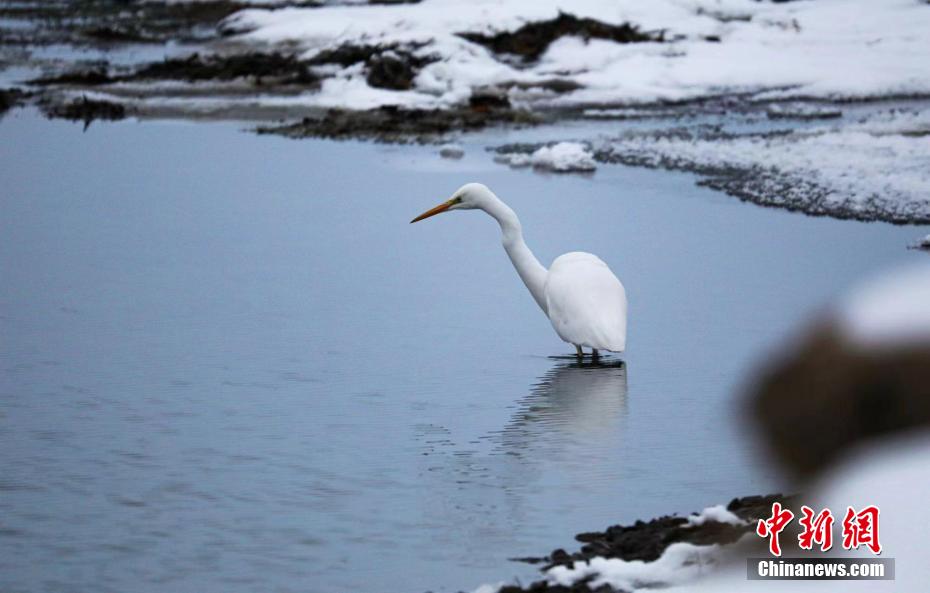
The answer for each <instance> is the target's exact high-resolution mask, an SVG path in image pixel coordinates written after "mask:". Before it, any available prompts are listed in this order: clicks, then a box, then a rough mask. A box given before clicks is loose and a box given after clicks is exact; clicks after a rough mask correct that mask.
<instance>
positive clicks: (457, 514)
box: [421, 356, 627, 565]
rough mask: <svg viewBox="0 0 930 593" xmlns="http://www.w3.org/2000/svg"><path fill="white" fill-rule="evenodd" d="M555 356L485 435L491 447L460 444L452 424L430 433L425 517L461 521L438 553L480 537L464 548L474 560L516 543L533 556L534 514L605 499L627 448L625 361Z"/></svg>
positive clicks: (449, 522) (492, 555) (478, 561)
mask: <svg viewBox="0 0 930 593" xmlns="http://www.w3.org/2000/svg"><path fill="white" fill-rule="evenodd" d="M554 360H555V364H554V366H553V367H552V368H550V369H549V370H548V371H547V372H546V373H545V374H543V375H542V376H541V377H539V379H538V380H537V383H536V384H535V385H533V386H532V388H531V389H530V392H529V393H528V394H527V395H525V396H523V397H521V398H520V399H519V400H518V401H517V409H516V411H515V412H514V413H513V415H512V417H511V418H510V420H509V421H508V422H507V424H506V426H504V427H503V428H502V429H501V430H499V431H495V432H492V433H490V434H487V435H486V436H485V437H484V438H481V439H480V441H483V442H485V443H487V444H489V445H490V446H491V447H490V450H488V451H481V450H480V449H465V450H463V449H462V448H460V446H457V445H455V444H454V443H453V442H451V441H449V440H448V439H447V435H448V431H443V432H441V433H439V432H436V431H435V430H433V431H431V432H430V433H429V434H428V435H426V434H424V436H425V437H428V438H429V440H431V441H434V443H433V444H431V445H430V448H429V450H428V455H424V456H422V457H421V458H422V459H423V461H424V469H423V472H422V474H421V477H422V478H423V479H424V480H425V482H424V485H425V487H424V488H422V489H421V492H424V493H426V494H427V496H426V499H425V500H424V501H423V503H422V512H423V518H424V521H436V522H441V523H442V524H444V525H454V526H456V527H455V528H454V529H451V528H450V529H449V530H448V537H449V540H448V541H443V542H438V543H441V544H442V545H440V546H437V548H436V549H437V550H453V549H456V548H455V546H461V545H463V543H464V542H480V544H474V543H473V544H469V546H468V548H469V549H468V550H465V551H462V550H459V552H458V554H459V556H460V557H463V558H466V559H467V560H466V562H469V563H472V562H474V563H475V564H476V565H480V564H481V563H485V562H498V561H499V558H500V556H501V554H507V553H513V551H514V550H525V551H526V552H527V553H529V552H531V551H532V550H534V549H535V548H534V547H533V543H534V542H535V540H533V534H532V533H529V532H527V530H526V529H527V526H528V525H532V524H536V523H535V521H536V520H534V519H532V518H531V517H532V516H533V515H534V514H537V513H542V514H551V513H553V512H556V511H557V510H558V509H561V508H563V507H564V506H565V505H572V504H576V503H578V501H579V500H591V497H595V496H596V497H599V498H600V499H603V497H604V490H603V486H604V484H605V483H609V482H605V481H604V480H605V479H609V478H611V477H612V476H615V473H616V471H617V467H616V463H617V460H618V453H619V452H620V451H622V449H623V447H622V441H621V439H622V437H623V421H624V418H625V417H626V409H627V367H626V365H625V364H624V363H623V361H620V360H616V359H611V358H603V357H602V358H601V359H600V360H590V359H586V360H585V361H584V362H581V363H580V362H578V360H577V359H576V358H575V357H574V356H571V357H560V358H556V359H554ZM437 440H441V441H442V443H441V444H437V443H436V442H435V441H437ZM446 447H449V449H448V452H449V453H450V455H447V456H444V457H442V458H440V459H437V457H436V455H437V453H439V452H440V451H439V450H437V449H441V448H446ZM586 497H587V498H586ZM502 550H506V551H505V552H502ZM437 553H438V552H437Z"/></svg>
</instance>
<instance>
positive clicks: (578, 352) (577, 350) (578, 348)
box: [575, 344, 584, 358]
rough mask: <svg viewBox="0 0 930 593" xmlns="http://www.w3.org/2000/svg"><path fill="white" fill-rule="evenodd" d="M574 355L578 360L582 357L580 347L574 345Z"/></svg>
mask: <svg viewBox="0 0 930 593" xmlns="http://www.w3.org/2000/svg"><path fill="white" fill-rule="evenodd" d="M575 354H576V355H578V358H583V357H584V351H583V350H582V349H581V346H579V345H578V344H575Z"/></svg>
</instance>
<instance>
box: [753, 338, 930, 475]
mask: <svg viewBox="0 0 930 593" xmlns="http://www.w3.org/2000/svg"><path fill="white" fill-rule="evenodd" d="M749 398H750V402H751V404H750V406H751V411H752V414H753V416H754V419H755V421H756V422H757V423H758V424H759V425H760V426H761V427H762V429H763V431H764V434H765V435H766V436H767V438H768V442H769V445H770V447H771V449H772V451H773V452H774V453H775V456H776V458H777V459H778V460H779V461H781V463H782V464H783V465H784V466H785V467H787V468H788V469H789V470H791V471H792V472H794V473H795V474H797V475H798V476H801V477H809V476H812V475H814V474H817V473H818V472H820V471H821V470H823V469H824V468H826V467H828V466H829V465H831V464H832V463H833V462H834V461H836V460H838V459H839V458H840V457H841V456H842V455H843V454H844V453H845V452H847V451H849V450H850V449H851V448H852V447H853V446H855V445H859V444H861V443H864V442H867V441H869V440H873V439H877V438H880V437H883V436H888V435H891V434H897V433H901V432H904V431H908V430H913V429H926V428H927V427H930V344H927V343H915V344H910V345H907V344H905V345H902V346H899V347H894V348H879V349H865V348H859V347H856V346H855V345H852V344H849V343H847V342H846V341H845V340H844V339H843V337H842V336H841V335H840V333H839V331H838V330H837V329H836V328H835V327H834V326H833V325H832V323H831V322H826V323H821V324H819V325H818V326H816V327H815V328H814V329H813V330H812V331H811V332H810V333H809V334H808V335H807V336H806V337H804V338H803V339H802V341H801V343H800V345H799V346H798V347H796V348H794V349H793V350H792V352H791V353H790V354H787V355H785V356H784V357H783V358H782V359H781V360H777V361H775V362H774V364H772V365H771V366H770V367H769V368H767V369H765V370H764V371H763V372H762V374H761V376H760V378H759V379H758V380H757V381H756V383H755V385H754V386H753V387H752V388H751V389H750V396H749Z"/></svg>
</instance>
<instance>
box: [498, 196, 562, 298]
mask: <svg viewBox="0 0 930 593" xmlns="http://www.w3.org/2000/svg"><path fill="white" fill-rule="evenodd" d="M486 211H487V213H488V214H490V215H491V216H493V217H494V219H495V220H497V222H498V223H499V224H500V225H501V242H502V243H503V244H504V251H506V252H507V255H508V256H509V257H510V261H511V262H513V267H514V268H516V270H517V274H519V275H520V279H521V280H523V284H525V285H526V287H527V288H528V289H529V291H530V294H531V295H533V299H534V300H535V301H536V304H537V305H539V308H540V309H542V310H543V313H546V314H547V315H548V314H549V311H548V306H547V305H546V291H545V286H546V274H548V273H549V272H548V271H547V270H546V268H545V267H544V266H543V265H542V264H541V263H539V260H538V259H536V256H535V255H533V252H532V251H530V248H529V247H527V246H526V242H525V241H524V240H523V227H522V226H521V225H520V219H519V218H517V214H516V213H515V212H514V211H513V210H512V209H511V208H510V206H508V205H507V204H505V203H503V202H502V201H500V199H496V200H495V201H494V203H493V204H491V205H490V206H489V207H488V208H487V209H486Z"/></svg>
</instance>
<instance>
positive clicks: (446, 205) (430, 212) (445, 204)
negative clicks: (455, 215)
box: [410, 199, 455, 224]
mask: <svg viewBox="0 0 930 593" xmlns="http://www.w3.org/2000/svg"><path fill="white" fill-rule="evenodd" d="M454 204H455V200H454V199H452V200H449V201H447V202H443V203H442V204H440V205H438V206H436V207H435V208H430V209H429V210H427V211H426V212H424V213H423V214H421V215H419V216H417V217H416V218H414V219H413V220H411V221H410V224H413V223H415V222H419V221H421V220H423V219H424V218H429V217H430V216H436V215H437V214H439V213H440V212H445V211H446V210H448V209H449V208H451V207H452V206H453V205H454Z"/></svg>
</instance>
